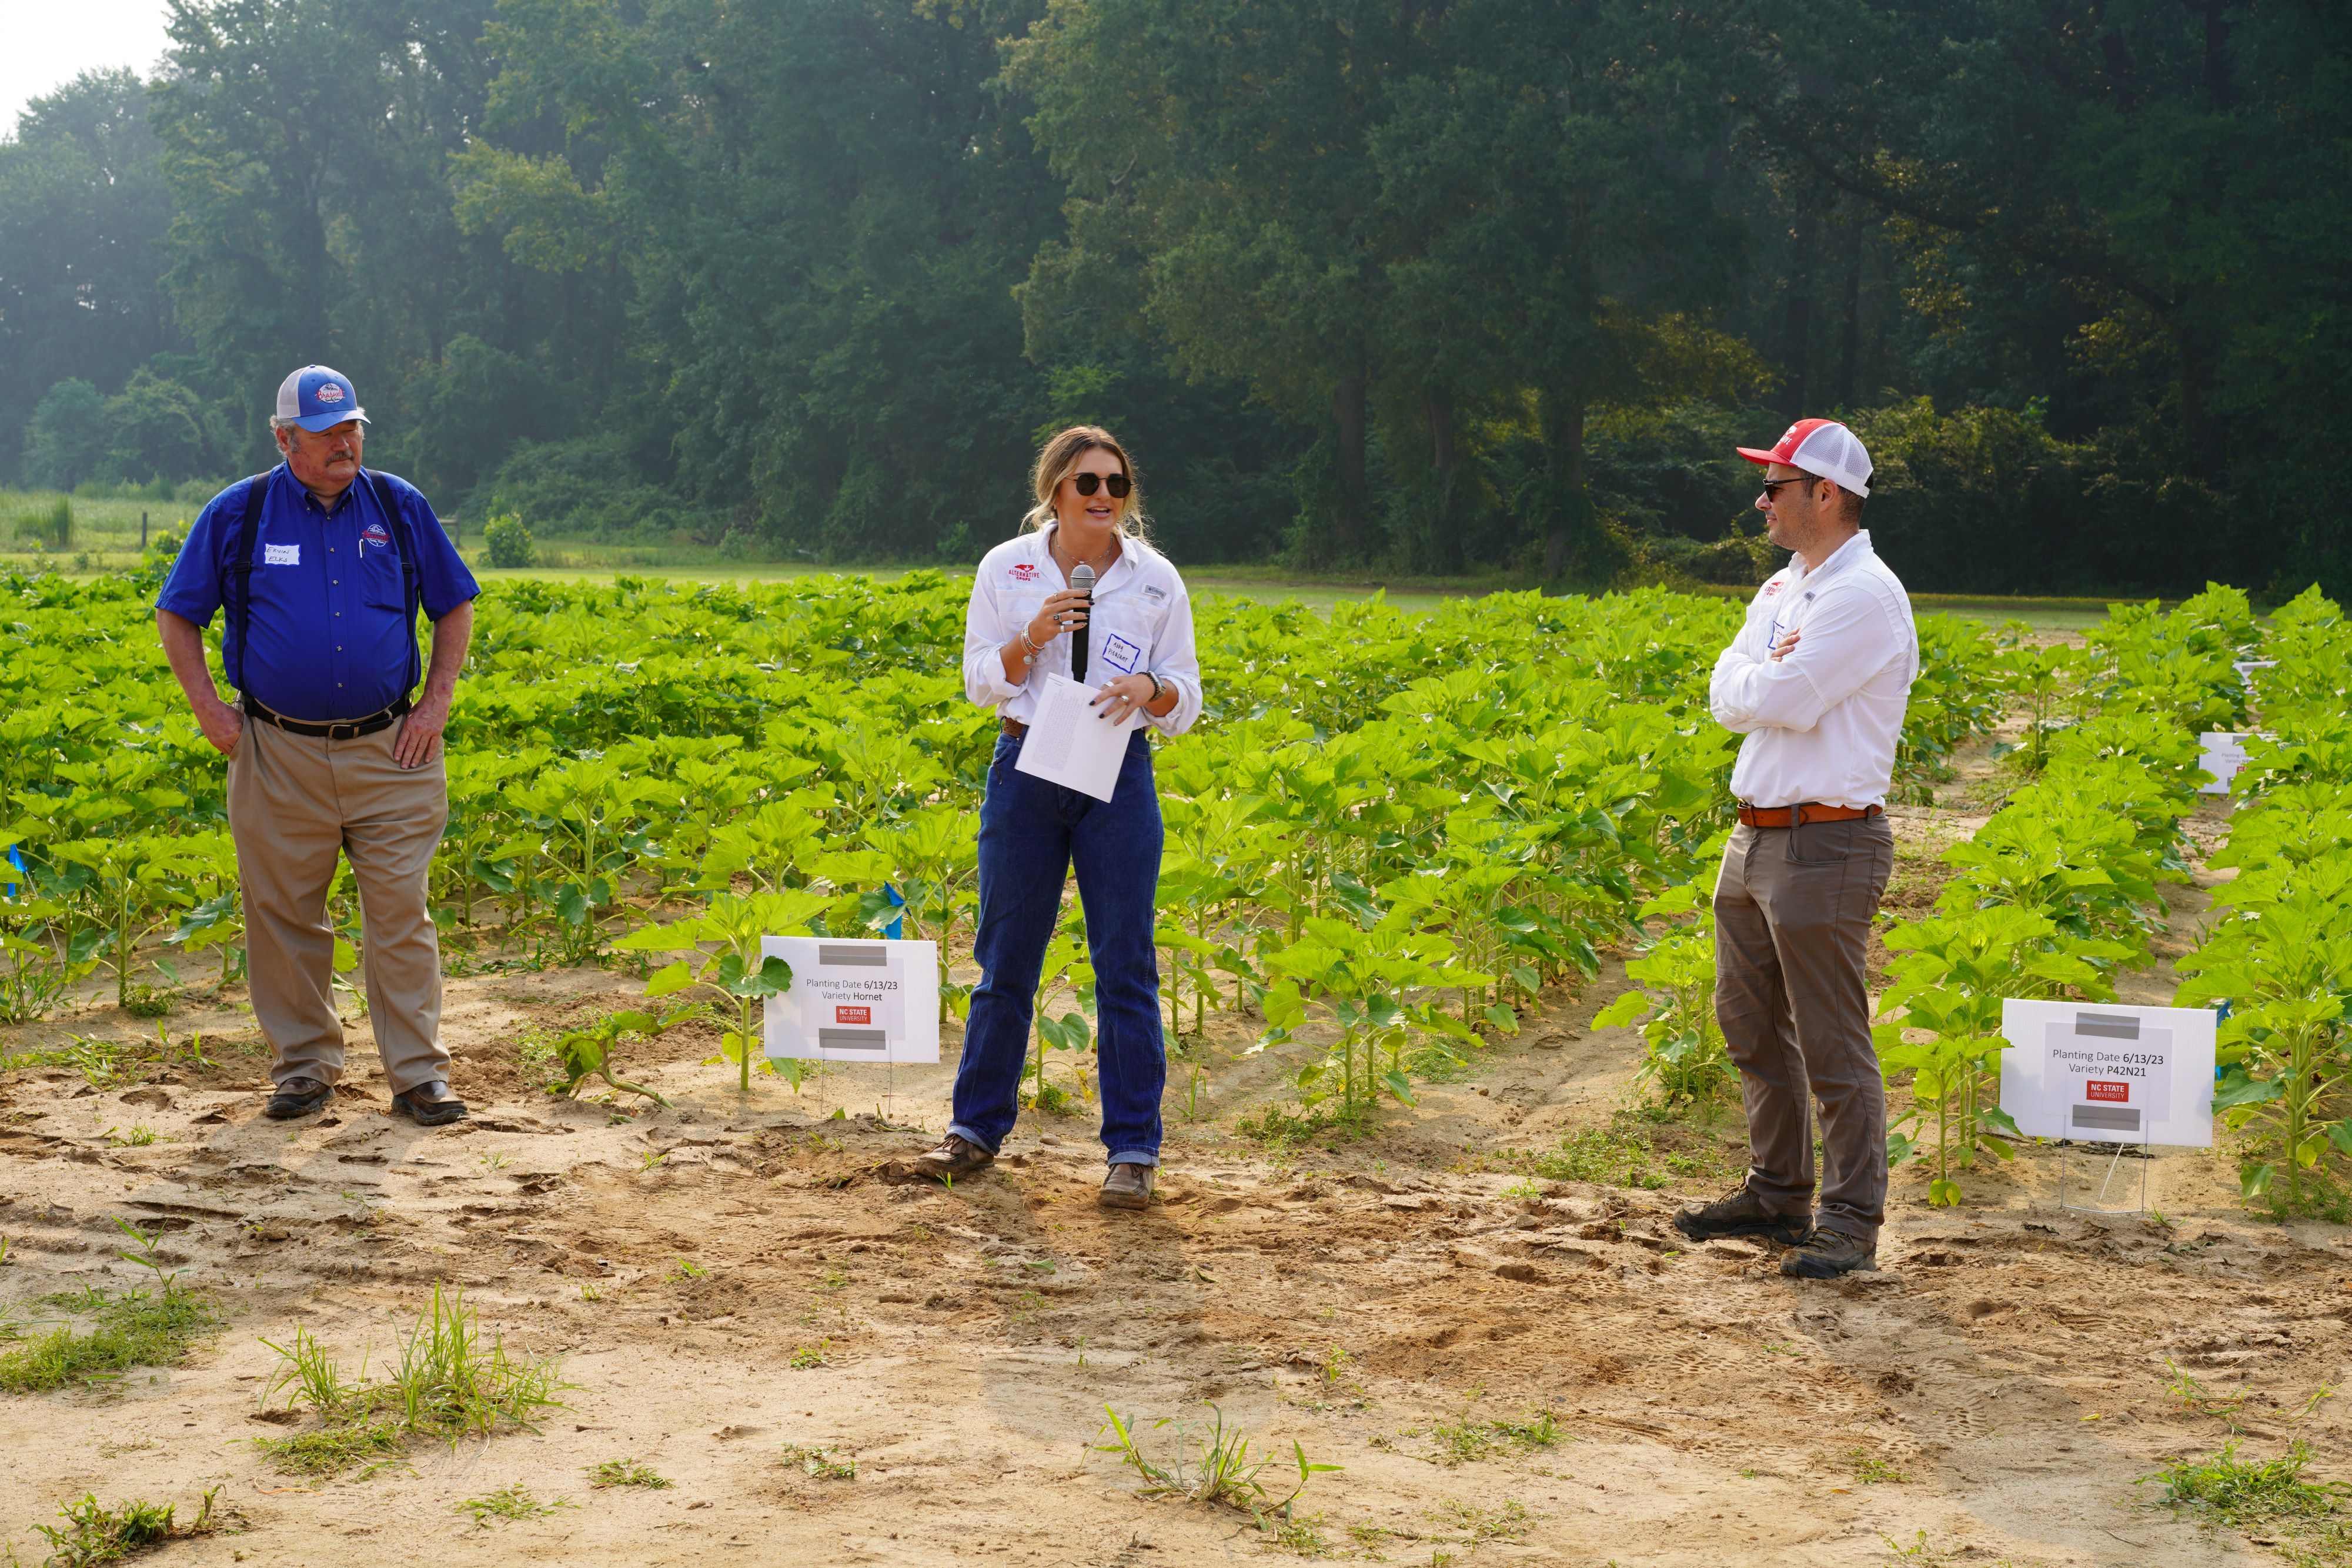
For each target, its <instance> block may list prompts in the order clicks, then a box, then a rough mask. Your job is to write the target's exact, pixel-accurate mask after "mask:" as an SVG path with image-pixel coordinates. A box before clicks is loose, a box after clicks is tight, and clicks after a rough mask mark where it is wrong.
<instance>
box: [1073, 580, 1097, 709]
mask: <svg viewBox="0 0 2352 1568" xmlns="http://www.w3.org/2000/svg"><path fill="white" fill-rule="evenodd" d="M1070 586H1071V587H1072V588H1075V589H1076V590H1077V591H1079V592H1080V593H1083V594H1085V595H1086V596H1087V602H1086V612H1087V614H1089V615H1091V614H1093V613H1094V608H1095V569H1094V568H1093V567H1090V566H1088V565H1087V563H1086V562H1085V561H1080V562H1078V564H1077V565H1076V566H1075V567H1073V568H1071V570H1070ZM1070 679H1072V680H1074V681H1076V682H1077V683H1078V684H1079V685H1086V684H1087V629H1086V626H1085V625H1084V623H1081V624H1080V625H1079V627H1078V629H1077V630H1076V631H1075V632H1071V633H1070Z"/></svg>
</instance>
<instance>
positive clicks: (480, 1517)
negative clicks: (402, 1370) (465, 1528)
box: [449, 1481, 578, 1530]
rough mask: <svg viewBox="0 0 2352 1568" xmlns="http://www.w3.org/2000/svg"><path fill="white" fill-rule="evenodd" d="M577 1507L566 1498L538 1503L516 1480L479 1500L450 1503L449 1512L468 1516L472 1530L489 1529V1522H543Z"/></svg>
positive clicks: (528, 1489)
mask: <svg viewBox="0 0 2352 1568" xmlns="http://www.w3.org/2000/svg"><path fill="white" fill-rule="evenodd" d="M577 1506H578V1504H576V1503H574V1502H572V1500H570V1499H568V1498H557V1499H556V1500H554V1501H553V1502H541V1501H540V1500H538V1499H537V1498H535V1497H533V1496H531V1495H530V1488H529V1487H526V1486H524V1485H523V1484H522V1483H521V1482H520V1481H516V1482H514V1483H513V1484H511V1485H509V1486H502V1487H500V1488H499V1490H496V1491H493V1492H484V1493H483V1494H482V1495H481V1496H480V1497H469V1498H467V1500H465V1501H463V1502H459V1503H453V1504H451V1505H450V1509H449V1511H450V1512H452V1513H462V1514H467V1515H469V1516H471V1517H472V1519H473V1521H474V1528H475V1529H477V1530H488V1528H489V1527H490V1521H492V1520H497V1521H499V1522H501V1523H504V1524H512V1523H514V1522H516V1521H519V1520H526V1519H544V1518H545V1517H546V1516H547V1515H549V1514H551V1513H553V1512H554V1511H556V1510H558V1509H560V1508H575V1507H577Z"/></svg>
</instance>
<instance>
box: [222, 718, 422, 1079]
mask: <svg viewBox="0 0 2352 1568" xmlns="http://www.w3.org/2000/svg"><path fill="white" fill-rule="evenodd" d="M399 733H400V727H399V726H398V725H394V726H393V727H390V728H388V729H380V730H378V731H376V732H375V733H374V734H373V735H364V736H362V737H359V738H358V739H356V740H322V739H314V738H312V737H308V736H299V735H289V734H287V733H286V732H285V731H284V730H282V729H280V728H278V727H277V726H276V725H274V724H264V723H262V722H261V721H259V720H258V719H250V718H249V719H247V721H246V726H245V734H244V737H243V738H242V739H240V740H239V741H238V742H237V744H236V750H235V751H234V752H232V753H230V755H229V759H228V825H229V831H230V834H231V835H232V836H233V837H234V838H235V839H236V873H237V880H238V882H239V883H240V884H241V886H242V890H243V894H244V898H245V942H246V953H247V970H248V975H249V978H250V985H251V989H252V994H253V1016H254V1017H255V1019H257V1020H258V1021H259V1023H260V1025H261V1033H262V1037H263V1038H264V1039H266V1040H268V1041H269V1049H270V1052H271V1057H272V1061H271V1063H270V1077H271V1078H272V1079H274V1080H275V1081H276V1082H280V1083H283V1082H285V1081H286V1080H288V1079H289V1078H315V1079H317V1080H319V1081H320V1082H322V1083H332V1082H335V1081H336V1080H337V1079H339V1078H341V1076H342V1073H343V1030H342V1023H341V1019H338V1018H337V1017H336V1014H335V998H334V990H333V986H332V980H333V973H334V971H333V967H332V965H333V962H334V943H335V937H334V931H333V929H332V928H331V926H329V925H328V924H327V890H328V888H329V886H330V885H331V884H332V883H333V882H334V878H335V856H336V855H337V854H338V853H342V854H347V855H349V856H350V857H351V862H352V880H353V881H354V882H356V883H358V884H359V894H360V919H361V922H362V932H363V939H362V943H361V967H362V975H363V977H364V978H365V980H366V983H367V1001H368V1018H369V1021H370V1022H372V1023H373V1025H374V1026H375V1046H376V1052H377V1054H378V1055H379V1056H381V1057H382V1058H383V1076H384V1081H385V1082H386V1083H388V1084H389V1085H390V1086H391V1089H392V1092H394V1093H395V1094H401V1093H405V1092H407V1091H409V1090H411V1089H414V1088H415V1087H416V1086H417V1085H418V1084H420V1083H424V1082H429V1081H431V1080H434V1079H440V1080H443V1081H444V1082H446V1079H447V1077H448V1071H449V1053H448V1052H447V1051H444V1050H443V1049H442V1048H441V1039H440V1035H441V948H440V943H439V941H438V939H437V938H436V936H435V933H434V929H433V916H432V915H431V913H430V912H429V911H428V910H427V909H426V908H425V872H426V870H427V868H429V867H430V866H431V864H432V863H433V852H434V850H435V849H436V848H437V847H439V845H440V842H441V828H442V824H444V823H445V822H446V821H448V820H449V787H448V779H447V776H446V773H445V772H444V770H443V768H442V763H441V760H440V758H437V757H436V758H435V759H434V760H433V761H431V762H429V763H427V764H425V766H424V767H422V768H410V769H405V770H404V769H403V768H401V767H400V765H399V764H397V763H395V762H394V761H393V759H392V745H393V739H394V737H395V736H397V735H398V734H399Z"/></svg>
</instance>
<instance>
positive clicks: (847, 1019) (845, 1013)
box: [833, 1004, 874, 1023]
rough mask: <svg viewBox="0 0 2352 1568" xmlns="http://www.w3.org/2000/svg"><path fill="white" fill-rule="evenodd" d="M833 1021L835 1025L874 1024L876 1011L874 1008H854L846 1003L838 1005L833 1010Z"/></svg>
mask: <svg viewBox="0 0 2352 1568" xmlns="http://www.w3.org/2000/svg"><path fill="white" fill-rule="evenodd" d="M833 1021H834V1022H835V1023H872V1022H873V1021H874V1009H872V1008H853V1007H850V1006H848V1005H846V1004H836V1005H835V1008H834V1009H833Z"/></svg>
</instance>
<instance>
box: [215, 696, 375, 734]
mask: <svg viewBox="0 0 2352 1568" xmlns="http://www.w3.org/2000/svg"><path fill="white" fill-rule="evenodd" d="M240 706H242V707H243V708H244V709H245V716H247V718H257V719H259V720H260V721H261V722H262V723H264V724H274V725H276V726H277V727H278V728H280V729H282V730H284V731H285V732H286V733H287V734H289V735H307V736H309V737H310V738H312V739H313V740H357V739H358V738H359V737H361V736H362V735H373V734H374V733H375V732H376V731H378V730H380V729H390V728H391V727H393V726H394V725H395V724H398V723H399V722H400V721H401V719H402V718H404V716H407V714H408V712H409V710H410V709H412V708H414V707H415V706H416V705H415V704H414V703H412V702H410V701H409V700H408V699H407V698H406V697H402V698H401V699H400V700H399V701H398V702H396V703H394V704H393V705H392V706H390V707H388V708H385V709H384V710H383V712H381V713H372V714H370V715H368V716H366V717H365V718H347V719H343V720H341V722H339V723H335V724H304V723H302V722H301V721H300V720H299V719H291V718H288V717H287V716H285V715H283V714H278V713H272V712H270V710H269V709H268V707H267V706H263V704H262V701H261V699H260V698H259V697H255V696H247V698H246V699H245V700H244V702H243V703H242V704H241V705H240Z"/></svg>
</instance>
